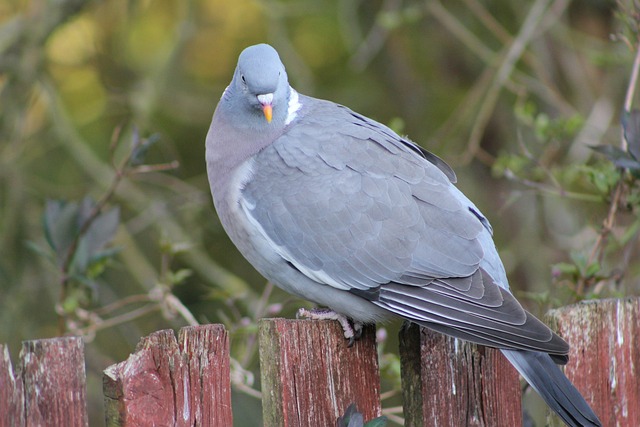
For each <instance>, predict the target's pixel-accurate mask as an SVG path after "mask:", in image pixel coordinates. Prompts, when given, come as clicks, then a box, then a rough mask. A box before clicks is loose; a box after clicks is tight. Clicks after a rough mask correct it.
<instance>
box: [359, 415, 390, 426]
mask: <svg viewBox="0 0 640 427" xmlns="http://www.w3.org/2000/svg"><path fill="white" fill-rule="evenodd" d="M387 422H388V419H387V417H385V416H384V415H383V416H381V417H378V418H374V419H372V420H371V421H369V422H368V423H366V424H365V425H364V427H385V426H386V425H387Z"/></svg>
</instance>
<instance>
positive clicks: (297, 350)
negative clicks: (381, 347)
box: [259, 319, 381, 427]
mask: <svg viewBox="0 0 640 427" xmlns="http://www.w3.org/2000/svg"><path fill="white" fill-rule="evenodd" d="M259 340H260V370H261V376H262V407H263V415H264V425H265V426H266V427H276V426H279V427H285V426H286V427H292V426H335V425H336V420H337V419H338V417H339V416H342V415H344V413H345V411H346V409H347V407H349V405H351V404H352V403H355V404H356V407H357V409H358V411H359V412H361V413H362V414H363V416H364V420H365V421H369V420H371V419H373V418H376V417H378V416H380V413H381V408H380V373H379V369H378V356H377V353H376V338H375V328H374V327H366V328H365V329H364V331H363V335H362V338H360V339H359V340H357V341H356V342H355V344H354V345H353V346H352V347H348V341H347V340H346V339H345V338H344V335H343V332H342V328H341V327H340V325H339V324H338V322H335V321H328V320H323V321H318V320H288V319H262V320H261V321H260V323H259Z"/></svg>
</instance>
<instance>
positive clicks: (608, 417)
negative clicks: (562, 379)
mask: <svg viewBox="0 0 640 427" xmlns="http://www.w3.org/2000/svg"><path fill="white" fill-rule="evenodd" d="M548 320H549V323H550V324H551V326H552V327H553V328H554V329H555V330H557V332H558V333H559V334H560V335H561V336H562V337H563V338H564V339H565V340H567V342H569V344H571V350H570V352H569V363H568V364H567V365H566V366H565V368H564V372H565V374H566V375H567V377H568V378H569V379H570V380H571V382H573V384H575V386H576V388H577V389H578V390H580V392H581V393H582V395H583V396H584V398H585V399H586V401H587V402H588V403H589V404H590V405H591V407H592V408H593V410H594V411H595V413H596V414H597V415H598V417H599V418H600V421H602V423H603V425H605V426H640V375H639V371H640V298H638V297H633V298H625V299H606V300H595V301H584V302H581V303H578V304H574V305H570V306H566V307H562V308H559V309H556V310H552V311H550V312H549V314H548ZM552 425H556V426H560V425H563V424H562V423H561V422H560V421H559V420H558V419H557V418H556V419H554V422H553V424H552Z"/></svg>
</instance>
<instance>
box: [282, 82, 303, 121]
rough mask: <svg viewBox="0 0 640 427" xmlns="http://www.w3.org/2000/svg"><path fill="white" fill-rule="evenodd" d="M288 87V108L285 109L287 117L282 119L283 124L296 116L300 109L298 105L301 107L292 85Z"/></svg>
mask: <svg viewBox="0 0 640 427" xmlns="http://www.w3.org/2000/svg"><path fill="white" fill-rule="evenodd" d="M289 89H290V93H289V108H288V109H287V119H286V120H285V121H284V125H285V126H286V125H288V124H289V123H291V122H292V121H293V120H294V119H295V118H296V116H297V115H298V110H299V109H300V107H302V104H301V103H300V97H299V96H298V92H296V91H295V89H294V88H292V87H289Z"/></svg>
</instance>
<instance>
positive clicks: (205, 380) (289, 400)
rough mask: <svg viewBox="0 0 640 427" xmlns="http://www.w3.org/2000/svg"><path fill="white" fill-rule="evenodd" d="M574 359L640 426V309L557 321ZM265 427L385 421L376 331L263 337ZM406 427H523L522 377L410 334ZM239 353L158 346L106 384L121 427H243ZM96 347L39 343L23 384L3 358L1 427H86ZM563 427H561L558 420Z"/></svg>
mask: <svg viewBox="0 0 640 427" xmlns="http://www.w3.org/2000/svg"><path fill="white" fill-rule="evenodd" d="M547 320H548V321H549V322H551V324H552V325H553V326H554V327H555V328H556V329H557V330H558V331H559V332H560V334H561V335H562V336H564V337H565V338H566V339H567V340H568V341H569V342H570V343H571V345H572V349H571V355H570V358H571V359H570V363H569V365H568V366H567V368H566V370H565V372H566V373H567V375H568V377H569V378H570V379H571V380H572V381H573V382H574V384H576V386H577V387H578V389H580V390H581V392H582V393H583V394H584V396H585V398H586V399H587V401H588V402H590V404H591V405H592V407H593V408H594V410H595V412H596V413H597V414H598V415H599V416H600V418H601V420H602V421H603V423H604V425H605V426H640V376H639V375H638V374H637V373H636V370H637V369H640V339H639V338H638V333H639V332H640V299H637V298H629V299H622V300H604V301H595V302H587V303H581V304H576V305H573V306H569V307H565V308H563V309H559V310H554V311H552V312H551V313H550V315H549V318H548V319H547ZM259 340H260V360H261V379H262V381H261V382H262V396H263V400H262V404H263V417H264V425H265V426H334V425H336V420H337V418H338V417H339V416H341V415H342V414H344V412H345V410H346V408H347V407H348V406H349V405H351V404H352V403H355V404H356V406H357V408H358V410H359V411H360V412H361V413H362V414H363V415H364V419H365V420H369V419H373V418H375V417H377V416H379V415H380V414H381V406H380V378H379V369H378V359H377V353H376V344H375V330H374V328H373V327H370V328H365V331H364V335H363V338H362V339H361V340H359V341H357V342H356V344H355V345H354V346H353V347H351V348H349V347H347V342H346V341H345V340H344V337H343V336H342V330H341V329H340V327H339V325H338V324H337V322H331V321H308V320H286V319H264V320H262V321H260V324H259ZM400 342H401V347H400V357H401V367H402V376H403V379H402V383H403V384H402V387H403V399H404V417H405V425H406V426H456V427H457V426H509V427H512V426H521V425H522V415H521V411H522V410H521V405H520V382H519V379H518V375H517V372H516V371H515V370H514V369H513V368H512V367H511V366H510V364H509V363H508V362H507V361H506V359H505V358H504V357H502V355H501V353H500V352H499V351H497V350H494V349H490V348H486V347H482V346H475V345H471V344H466V343H463V342H461V341H457V340H454V339H450V338H447V337H444V336H442V335H440V334H437V333H433V332H430V331H428V330H426V329H423V328H418V327H416V326H411V327H408V328H405V329H403V330H402V331H401V332H400ZM229 371H230V369H229V339H228V336H227V332H226V331H225V329H224V327H223V326H221V325H204V326H198V327H188V328H183V329H182V330H180V332H179V334H178V337H177V339H176V337H175V335H174V333H173V331H172V330H164V331H158V332H155V333H153V334H151V335H149V336H148V337H145V338H143V339H142V340H141V341H140V343H139V344H138V347H137V348H136V350H135V352H134V353H133V354H132V355H131V356H130V357H129V358H128V359H127V360H126V361H124V362H121V363H118V364H116V365H112V366H110V367H108V368H107V369H106V370H105V371H104V402H105V413H106V424H107V425H108V426H124V425H126V426H147V425H148V426H151V425H156V426H160V425H162V426H172V425H174V426H231V425H233V420H232V411H231V386H230V380H229V374H230V372H229ZM85 394H86V390H85V368H84V344H83V341H82V339H81V338H79V337H64V338H54V339H44V340H36V341H26V342H24V343H23V346H22V351H21V353H20V360H19V362H18V365H17V367H16V369H15V370H14V369H13V367H12V364H11V361H10V359H9V352H8V349H7V348H6V346H3V345H0V426H11V427H13V426H86V425H88V417H87V411H86V400H85ZM551 422H552V424H553V425H561V423H560V422H559V421H558V420H557V419H556V420H551Z"/></svg>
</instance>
